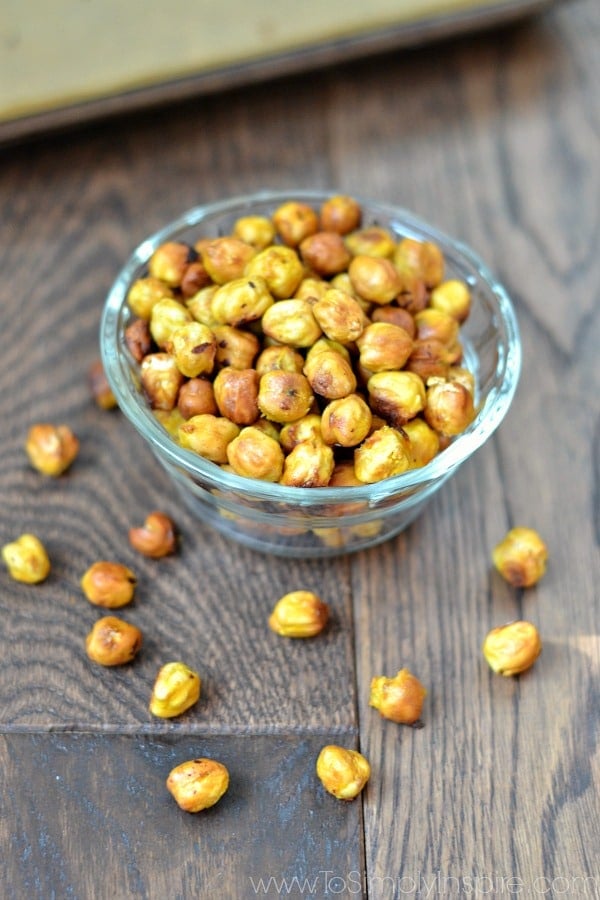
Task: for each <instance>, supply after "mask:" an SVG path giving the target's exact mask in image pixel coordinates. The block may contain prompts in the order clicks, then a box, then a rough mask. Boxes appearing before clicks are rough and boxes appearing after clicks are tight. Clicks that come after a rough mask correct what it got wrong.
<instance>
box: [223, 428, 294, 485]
mask: <svg viewBox="0 0 600 900" xmlns="http://www.w3.org/2000/svg"><path fill="white" fill-rule="evenodd" d="M227 460H228V462H229V465H230V466H231V468H232V469H233V471H234V472H235V473H236V474H237V475H242V476H243V477H245V478H258V479H260V480H261V481H271V482H274V481H279V479H280V478H281V473H282V471H283V462H284V456H283V450H282V449H281V445H280V444H279V441H277V440H276V439H275V438H273V437H271V435H269V434H267V433H266V432H265V431H263V430H262V429H260V428H254V427H252V426H249V427H247V428H242V430H241V431H240V433H239V435H238V436H237V437H235V438H234V439H233V440H232V441H231V443H230V444H228V446H227Z"/></svg>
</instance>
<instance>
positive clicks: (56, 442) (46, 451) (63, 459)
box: [25, 422, 79, 478]
mask: <svg viewBox="0 0 600 900" xmlns="http://www.w3.org/2000/svg"><path fill="white" fill-rule="evenodd" d="M25 452H26V454H27V456H28V458H29V462H30V463H31V465H32V466H33V468H34V469H37V470H38V472H41V473H42V475H48V476H50V477H51V478H58V476H59V475H62V474H63V472H66V470H67V469H68V468H69V466H70V465H71V464H72V463H73V462H74V460H75V459H76V457H77V454H78V453H79V440H78V438H77V437H76V436H75V434H74V433H73V432H72V431H71V429H70V428H69V426H68V425H53V424H51V423H49V422H40V423H39V424H37V425H32V426H31V428H30V429H29V431H28V432H27V437H26V439H25Z"/></svg>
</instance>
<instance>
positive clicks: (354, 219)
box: [319, 194, 362, 234]
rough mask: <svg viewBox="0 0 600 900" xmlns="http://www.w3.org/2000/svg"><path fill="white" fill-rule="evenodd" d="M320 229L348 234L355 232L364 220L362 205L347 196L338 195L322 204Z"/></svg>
mask: <svg viewBox="0 0 600 900" xmlns="http://www.w3.org/2000/svg"><path fill="white" fill-rule="evenodd" d="M319 218H320V227H321V230H322V231H337V233H338V234H348V233H349V232H350V231H355V230H356V229H357V228H358V227H359V226H360V222H361V219H362V210H361V208H360V204H359V203H358V202H357V201H356V200H355V199H354V198H353V197H348V196H347V195H346V194H336V195H335V196H333V197H329V198H328V199H327V200H325V201H324V202H323V203H322V204H321V209H320V217H319Z"/></svg>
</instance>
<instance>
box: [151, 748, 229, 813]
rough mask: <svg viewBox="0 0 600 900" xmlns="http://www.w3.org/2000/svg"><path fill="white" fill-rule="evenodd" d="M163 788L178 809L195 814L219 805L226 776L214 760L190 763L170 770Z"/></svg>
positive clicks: (189, 761)
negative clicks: (216, 804)
mask: <svg viewBox="0 0 600 900" xmlns="http://www.w3.org/2000/svg"><path fill="white" fill-rule="evenodd" d="M166 784H167V790H168V791H169V793H170V794H171V795H172V797H173V798H174V800H175V802H176V803H177V805H178V806H179V808H180V809H182V810H183V811H184V812H189V813H197V812H201V811H202V810H203V809H209V808H210V807H211V806H214V805H215V803H218V802H219V800H220V799H221V797H222V796H223V794H225V792H226V791H227V788H228V787H229V772H228V771H227V769H226V767H225V766H224V765H223V764H222V763H220V762H217V761H216V760H214V759H206V758H201V759H190V760H187V761H186V762H182V763H180V764H179V765H178V766H175V768H174V769H171V771H170V772H169V776H168V778H167V782H166Z"/></svg>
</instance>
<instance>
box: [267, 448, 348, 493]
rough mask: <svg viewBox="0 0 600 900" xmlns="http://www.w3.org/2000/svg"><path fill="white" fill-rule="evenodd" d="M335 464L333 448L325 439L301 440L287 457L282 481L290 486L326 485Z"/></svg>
mask: <svg viewBox="0 0 600 900" xmlns="http://www.w3.org/2000/svg"><path fill="white" fill-rule="evenodd" d="M334 464H335V463H334V459H333V450H332V449H331V447H329V446H328V445H327V444H324V443H323V441H321V440H315V439H314V438H313V439H311V440H307V441H300V443H299V444H296V446H295V447H294V448H293V449H292V450H290V452H289V453H288V455H287V456H286V457H285V460H284V464H283V474H282V475H281V478H280V483H281V484H285V485H288V487H326V486H327V485H328V484H329V480H330V478H331V476H332V474H333V467H334Z"/></svg>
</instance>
